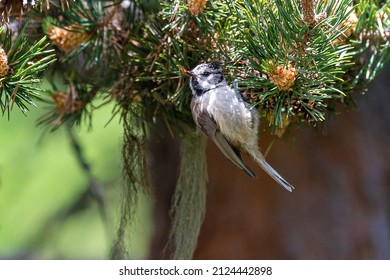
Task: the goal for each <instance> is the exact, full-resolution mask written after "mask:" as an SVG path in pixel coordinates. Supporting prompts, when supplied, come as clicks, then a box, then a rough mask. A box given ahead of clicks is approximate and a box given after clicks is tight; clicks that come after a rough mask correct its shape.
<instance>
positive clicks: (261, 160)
mask: <svg viewBox="0 0 390 280" xmlns="http://www.w3.org/2000/svg"><path fill="white" fill-rule="evenodd" d="M251 156H252V157H253V159H254V160H255V161H256V162H257V163H258V164H259V165H260V166H261V168H263V170H264V171H265V172H267V173H268V175H270V176H271V177H272V178H273V179H274V180H275V181H276V182H278V183H279V184H280V185H281V186H282V187H284V188H285V189H286V190H288V191H290V192H292V190H293V189H294V187H293V186H292V185H291V184H290V183H289V182H287V181H286V180H285V179H284V178H283V177H282V176H280V174H279V173H278V172H277V171H276V170H275V169H273V168H272V166H271V165H269V163H268V162H267V161H266V160H265V158H264V156H263V155H262V154H261V152H260V151H258V150H257V151H256V152H252V153H251Z"/></svg>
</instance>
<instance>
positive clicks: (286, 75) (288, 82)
mask: <svg viewBox="0 0 390 280" xmlns="http://www.w3.org/2000/svg"><path fill="white" fill-rule="evenodd" d="M270 65H271V67H272V66H273V69H271V70H270V71H269V73H268V75H269V79H270V80H271V82H272V83H273V84H275V85H276V86H277V87H278V89H279V90H280V91H281V90H291V86H292V85H293V84H294V82H295V78H296V76H297V74H298V70H297V69H295V68H294V67H292V66H291V64H289V65H288V66H287V67H285V66H276V67H275V66H274V65H273V63H272V62H270Z"/></svg>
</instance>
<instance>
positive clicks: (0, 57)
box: [0, 46, 8, 78]
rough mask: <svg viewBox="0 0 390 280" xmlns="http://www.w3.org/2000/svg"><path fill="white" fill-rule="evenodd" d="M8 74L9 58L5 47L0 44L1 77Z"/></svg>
mask: <svg viewBox="0 0 390 280" xmlns="http://www.w3.org/2000/svg"><path fill="white" fill-rule="evenodd" d="M7 74H8V58H7V54H6V53H5V51H4V49H3V48H2V47H1V46H0V78H2V77H4V76H6V75H7Z"/></svg>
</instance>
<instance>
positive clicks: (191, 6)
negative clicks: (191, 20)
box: [187, 0, 207, 16]
mask: <svg viewBox="0 0 390 280" xmlns="http://www.w3.org/2000/svg"><path fill="white" fill-rule="evenodd" d="M206 2H207V0H188V2H187V7H188V10H189V11H190V13H191V14H192V15H193V16H198V15H199V14H200V13H201V12H202V11H203V9H204V8H205V7H206Z"/></svg>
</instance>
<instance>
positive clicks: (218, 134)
mask: <svg viewBox="0 0 390 280" xmlns="http://www.w3.org/2000/svg"><path fill="white" fill-rule="evenodd" d="M187 73H188V74H189V75H190V87H191V90H192V95H193V96H192V100H191V111H192V117H193V118H194V121H195V123H196V124H197V126H198V127H199V128H200V129H201V131H202V132H203V133H204V134H205V135H207V136H208V137H209V138H210V139H211V140H213V141H214V142H215V144H217V146H218V147H219V149H220V150H221V151H222V153H223V154H224V155H225V156H226V157H227V158H228V159H230V160H231V161H232V162H233V163H234V164H235V165H237V166H238V167H239V168H241V169H242V170H243V171H245V173H247V174H248V175H249V176H251V177H256V174H255V173H254V172H253V171H252V170H251V169H250V168H249V167H248V166H246V165H245V163H244V162H243V160H242V158H241V154H240V152H245V153H248V154H249V155H250V156H251V157H252V158H253V159H254V160H255V161H256V162H257V163H258V164H259V165H260V166H261V168H263V169H264V171H265V172H267V173H268V174H269V175H270V176H271V177H272V178H273V179H274V180H275V181H276V182H278V183H279V184H280V185H282V186H283V187H284V188H286V189H287V190H288V191H290V192H291V191H292V190H293V189H294V187H293V186H292V185H291V184H290V183H288V182H287V181H286V180H285V179H283V177H282V176H280V175H279V173H278V172H276V171H275V170H274V169H273V168H272V167H271V165H269V164H268V163H267V162H266V160H265V158H264V156H263V154H262V153H261V151H260V149H259V147H258V127H259V116H258V114H257V111H256V109H255V108H253V107H251V106H250V105H249V104H248V103H246V102H245V101H244V100H243V98H242V96H241V94H240V93H239V92H238V91H236V90H234V89H232V88H231V87H229V86H228V84H227V82H226V79H225V78H224V76H223V74H222V69H221V66H220V65H219V63H216V62H213V63H205V64H200V65H198V66H196V67H195V68H194V69H193V70H192V71H188V72H187Z"/></svg>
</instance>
